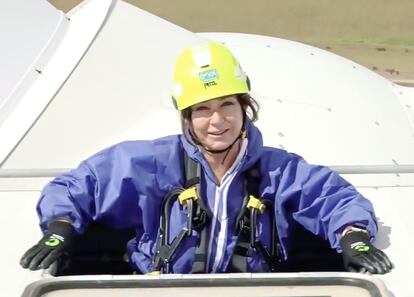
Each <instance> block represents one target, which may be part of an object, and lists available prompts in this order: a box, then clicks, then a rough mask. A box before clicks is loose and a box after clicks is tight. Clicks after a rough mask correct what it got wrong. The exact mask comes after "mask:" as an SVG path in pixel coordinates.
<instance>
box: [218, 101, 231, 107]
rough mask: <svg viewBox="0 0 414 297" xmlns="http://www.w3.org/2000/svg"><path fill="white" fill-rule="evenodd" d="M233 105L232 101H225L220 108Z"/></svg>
mask: <svg viewBox="0 0 414 297" xmlns="http://www.w3.org/2000/svg"><path fill="white" fill-rule="evenodd" d="M232 105H234V103H233V102H232V101H225V102H223V103H222V104H221V106H232Z"/></svg>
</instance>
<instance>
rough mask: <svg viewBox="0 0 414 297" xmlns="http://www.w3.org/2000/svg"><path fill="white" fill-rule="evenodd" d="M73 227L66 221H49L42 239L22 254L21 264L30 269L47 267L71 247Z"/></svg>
mask: <svg viewBox="0 0 414 297" xmlns="http://www.w3.org/2000/svg"><path fill="white" fill-rule="evenodd" d="M72 234H73V227H72V225H71V224H70V223H68V222H64V221H53V222H51V223H49V225H48V230H47V232H46V233H45V234H44V236H43V237H42V239H41V240H40V241H39V242H38V243H37V244H36V245H34V246H33V247H31V248H30V249H29V250H27V252H26V253H24V255H23V256H22V258H21V259H20V265H21V266H22V267H23V268H29V269H30V270H38V269H46V268H48V267H49V266H50V265H51V264H52V263H53V262H55V261H56V260H57V259H58V258H60V257H61V256H62V255H63V254H64V253H65V252H66V251H67V250H68V248H69V246H70V243H71V241H72V236H73V235H72Z"/></svg>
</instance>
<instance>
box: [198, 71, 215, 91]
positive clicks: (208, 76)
mask: <svg viewBox="0 0 414 297" xmlns="http://www.w3.org/2000/svg"><path fill="white" fill-rule="evenodd" d="M198 76H199V77H200V79H201V81H202V82H203V83H204V88H205V89H207V88H208V87H211V86H217V82H216V79H217V78H218V73H217V70H216V69H210V70H207V71H203V72H200V73H199V74H198Z"/></svg>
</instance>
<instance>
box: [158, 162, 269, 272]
mask: <svg viewBox="0 0 414 297" xmlns="http://www.w3.org/2000/svg"><path fill="white" fill-rule="evenodd" d="M184 165H185V166H184V167H185V185H186V187H187V188H186V189H179V190H178V191H177V190H173V191H171V192H170V193H168V194H167V195H166V198H165V199H164V201H163V205H162V211H161V214H162V215H161V218H160V237H159V240H158V241H157V248H156V254H155V257H154V269H155V270H160V271H161V270H162V269H163V267H164V270H163V272H165V273H170V272H171V269H170V262H171V260H172V257H173V254H174V253H175V250H176V249H177V248H178V246H179V245H180V244H181V242H182V240H183V239H184V238H185V236H184V233H185V235H187V236H191V233H192V232H191V231H192V230H193V229H196V230H197V231H198V232H199V242H198V245H197V247H196V253H195V260H194V262H193V267H192V273H204V272H207V269H206V267H205V266H206V258H207V257H206V252H207V236H208V234H207V228H206V225H207V223H208V222H209V221H210V220H211V213H210V210H209V209H208V208H207V207H206V206H205V205H204V202H203V199H200V197H199V195H198V188H199V184H200V173H201V166H200V164H199V163H197V162H196V161H194V160H192V159H191V158H189V157H188V156H187V154H185V156H184ZM256 167H257V166H254V168H253V169H251V170H250V171H251V172H248V174H247V181H246V184H247V186H246V191H247V192H248V193H251V194H253V195H246V198H248V200H247V201H246V199H245V201H244V202H243V206H242V208H241V212H240V214H239V215H238V217H237V226H239V225H240V226H242V227H240V230H239V232H238V234H239V236H238V240H237V244H236V248H235V252H234V254H233V256H232V259H231V264H232V266H235V267H234V268H235V270H236V271H240V272H245V271H247V268H246V263H247V257H248V256H249V254H250V252H247V253H238V252H237V251H240V250H245V249H246V248H247V249H248V250H249V251H250V250H251V249H253V248H257V250H258V251H259V253H260V254H261V255H262V256H263V258H264V259H265V261H266V262H267V263H268V266H269V268H270V270H271V271H274V266H275V265H274V264H272V263H270V262H273V263H274V262H275V261H273V260H272V258H274V257H275V248H274V246H275V241H276V240H275V237H276V229H275V226H272V228H271V229H272V231H271V233H272V234H271V238H272V239H271V245H272V246H271V252H270V253H269V251H268V250H267V249H266V248H265V247H264V246H263V244H262V243H261V242H260V240H256V217H257V213H260V214H263V213H264V210H265V209H266V205H265V204H264V203H263V202H262V201H261V200H260V199H258V198H256V197H255V196H254V195H257V196H258V192H259V182H260V175H259V173H260V172H259V171H258V170H257V168H256ZM252 176H253V178H252ZM174 198H175V199H178V201H179V203H180V204H181V205H183V206H184V207H186V208H187V212H188V216H187V227H186V228H184V229H183V230H182V231H181V232H180V234H179V235H178V236H177V237H176V238H175V239H174V240H173V242H172V243H171V244H170V243H169V239H168V233H169V222H168V223H167V221H169V218H170V208H171V203H172V202H173V201H172V199H174ZM167 200H168V201H167ZM248 210H249V212H250V216H249V217H246V212H247V211H248ZM271 216H272V218H273V220H272V225H275V222H274V215H273V214H271ZM240 222H241V224H240ZM247 230H249V232H247V234H246V231H247ZM246 235H247V236H246ZM249 235H250V236H249ZM246 237H247V239H246ZM249 239H250V240H249ZM246 243H247V245H246ZM161 254H163V255H161ZM162 256H164V257H162Z"/></svg>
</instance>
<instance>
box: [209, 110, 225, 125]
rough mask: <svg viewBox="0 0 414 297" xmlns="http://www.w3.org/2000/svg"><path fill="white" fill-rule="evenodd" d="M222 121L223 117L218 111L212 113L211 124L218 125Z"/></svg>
mask: <svg viewBox="0 0 414 297" xmlns="http://www.w3.org/2000/svg"><path fill="white" fill-rule="evenodd" d="M223 119H224V117H223V115H222V114H221V113H220V112H219V111H214V112H213V113H212V114H211V117H210V122H211V123H220V122H222V121H223Z"/></svg>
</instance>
